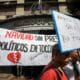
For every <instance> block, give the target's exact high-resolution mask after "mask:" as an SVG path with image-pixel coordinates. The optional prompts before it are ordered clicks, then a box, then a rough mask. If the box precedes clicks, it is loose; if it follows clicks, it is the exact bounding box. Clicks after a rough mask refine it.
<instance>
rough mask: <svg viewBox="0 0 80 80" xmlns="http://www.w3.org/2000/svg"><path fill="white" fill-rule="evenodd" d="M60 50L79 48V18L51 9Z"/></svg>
mask: <svg viewBox="0 0 80 80" xmlns="http://www.w3.org/2000/svg"><path fill="white" fill-rule="evenodd" d="M52 16H53V21H54V22H55V26H54V27H55V30H56V32H57V36H58V39H59V47H60V50H61V52H66V51H71V50H74V49H79V48H80V20H78V19H76V18H73V17H70V16H67V15H64V14H61V13H59V12H56V11H52Z"/></svg>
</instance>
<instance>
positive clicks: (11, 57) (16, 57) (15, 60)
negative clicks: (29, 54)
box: [7, 52, 21, 64]
mask: <svg viewBox="0 0 80 80" xmlns="http://www.w3.org/2000/svg"><path fill="white" fill-rule="evenodd" d="M20 58H21V53H20V52H16V53H14V52H11V53H9V54H8V56H7V59H8V60H9V61H10V62H12V63H14V64H15V63H18V62H19V60H20Z"/></svg>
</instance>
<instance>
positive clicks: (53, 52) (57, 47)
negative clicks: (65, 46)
mask: <svg viewBox="0 0 80 80" xmlns="http://www.w3.org/2000/svg"><path fill="white" fill-rule="evenodd" d="M57 53H60V49H59V46H58V44H55V45H54V46H53V47H52V57H53V56H54V55H56V54H57Z"/></svg>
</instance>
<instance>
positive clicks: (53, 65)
mask: <svg viewBox="0 0 80 80" xmlns="http://www.w3.org/2000/svg"><path fill="white" fill-rule="evenodd" d="M77 57H78V55H77V50H74V51H71V52H65V53H61V52H60V49H59V47H58V44H56V45H54V46H53V48H52V60H51V62H50V63H49V64H48V65H46V66H45V67H44V69H43V71H42V73H41V75H40V77H39V79H38V80H76V79H77V76H75V73H74V71H73V67H72V68H71V69H70V70H71V71H72V73H73V74H72V73H71V74H70V75H71V76H69V75H68V73H69V72H70V70H69V69H68V67H67V69H66V66H67V65H68V64H69V63H70V64H71V65H72V62H73V61H74V62H75V61H76V60H77ZM69 68H70V67H69ZM66 70H67V71H68V70H69V71H68V73H67V72H66ZM79 76H80V75H79ZM77 80H79V79H77Z"/></svg>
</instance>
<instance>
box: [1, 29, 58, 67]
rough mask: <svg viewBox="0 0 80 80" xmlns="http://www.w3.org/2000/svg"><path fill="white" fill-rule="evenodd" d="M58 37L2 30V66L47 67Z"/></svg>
mask: <svg viewBox="0 0 80 80" xmlns="http://www.w3.org/2000/svg"><path fill="white" fill-rule="evenodd" d="M57 40H58V39H57V37H56V35H38V34H28V33H20V32H16V31H13V30H8V29H2V28H0V66H6V65H12V66H14V65H19V66H33V65H35V66H37V65H46V64H47V63H48V62H49V61H50V60H51V49H52V46H53V45H54V44H56V43H57Z"/></svg>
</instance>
